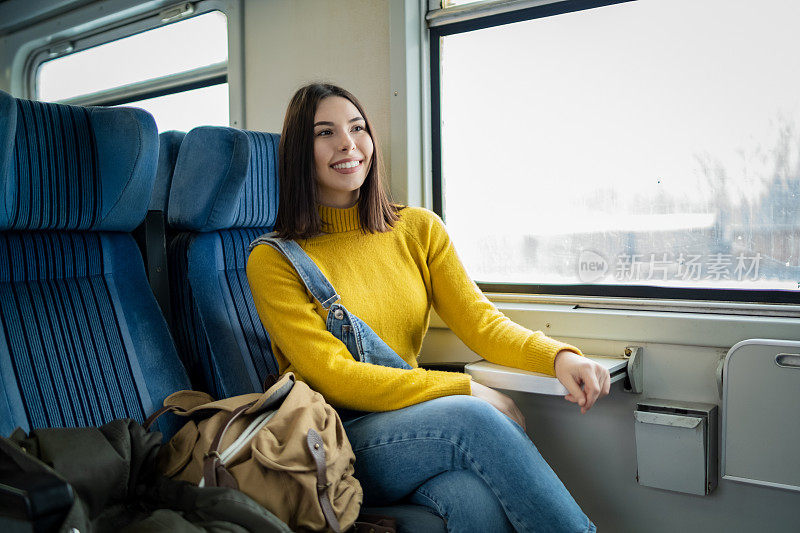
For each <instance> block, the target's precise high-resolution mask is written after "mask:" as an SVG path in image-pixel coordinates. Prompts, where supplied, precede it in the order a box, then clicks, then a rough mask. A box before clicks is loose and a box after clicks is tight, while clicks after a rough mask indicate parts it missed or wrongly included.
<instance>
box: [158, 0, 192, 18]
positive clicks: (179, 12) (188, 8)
mask: <svg viewBox="0 0 800 533" xmlns="http://www.w3.org/2000/svg"><path fill="white" fill-rule="evenodd" d="M192 14H194V4H192V3H190V2H184V3H182V4H178V5H177V6H172V7H168V8H167V9H165V10H163V11H162V12H161V13H159V14H158V16H159V17H161V22H172V21H173V20H177V19H179V18H183V17H187V16H189V15H192Z"/></svg>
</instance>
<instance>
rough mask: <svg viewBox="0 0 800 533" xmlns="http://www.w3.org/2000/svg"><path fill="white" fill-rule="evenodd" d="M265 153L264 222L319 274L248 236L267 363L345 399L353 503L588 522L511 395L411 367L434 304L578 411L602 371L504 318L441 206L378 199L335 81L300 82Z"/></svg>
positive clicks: (482, 523) (490, 526) (596, 393)
mask: <svg viewBox="0 0 800 533" xmlns="http://www.w3.org/2000/svg"><path fill="white" fill-rule="evenodd" d="M279 159H280V162H279V170H280V203H279V207H278V219H277V223H276V231H277V232H278V235H279V236H280V237H281V238H284V239H291V240H294V241H296V242H297V243H298V244H299V246H300V248H302V251H304V252H305V254H307V256H308V258H310V259H311V260H313V263H315V264H316V265H317V266H318V267H319V269H320V270H321V272H322V274H323V275H324V277H325V278H327V279H328V280H329V281H330V284H331V285H332V287H329V290H330V293H329V294H327V295H325V294H322V295H321V293H320V292H319V290H317V289H313V288H312V286H311V285H310V284H309V283H310V282H311V283H314V281H313V279H312V278H314V275H313V274H309V273H307V272H306V273H304V274H302V275H299V274H298V270H297V269H296V267H295V266H293V264H292V262H290V260H288V259H287V256H286V255H285V254H284V253H282V252H281V251H279V250H278V249H277V248H275V247H273V246H266V245H257V246H255V248H254V249H253V251H252V253H251V255H250V258H249V260H248V264H247V276H248V279H249V281H250V285H251V288H252V292H253V297H254V299H255V304H256V307H257V309H258V312H259V315H260V317H261V319H262V321H263V322H264V326H265V328H266V330H267V332H268V333H269V335H270V338H271V341H272V348H273V352H274V354H275V357H276V359H277V361H278V364H279V366H280V370H281V372H286V371H292V372H294V373H295V374H296V375H297V376H298V378H299V379H302V380H304V381H306V382H307V383H308V384H309V385H310V386H311V387H312V388H314V389H315V390H317V391H319V392H320V393H321V394H322V395H323V396H325V398H326V399H327V400H328V402H329V403H331V404H332V405H334V406H335V407H337V408H340V409H342V413H346V414H345V415H343V419H344V420H345V429H346V431H347V435H348V438H349V440H350V443H351V444H352V447H353V450H354V452H355V454H356V463H355V468H356V477H357V478H358V479H359V481H360V482H361V484H362V486H363V488H364V496H365V502H364V503H365V504H366V505H385V504H389V503H393V502H396V501H399V500H405V501H409V502H412V503H416V504H420V505H425V506H427V507H430V508H432V509H433V510H434V511H435V512H437V513H439V514H440V515H442V516H443V517H444V518H445V519H446V521H447V526H448V529H449V530H450V531H457V532H465V531H514V530H515V529H516V530H517V531H537V532H538V531H594V530H595V527H594V525H593V524H592V523H591V522H590V521H589V519H588V518H587V517H586V516H585V515H584V513H583V512H582V511H581V509H580V508H579V507H578V505H577V504H576V503H575V501H574V500H573V498H572V497H571V496H570V494H569V493H568V492H567V490H566V488H565V487H564V485H563V484H562V483H561V482H560V481H559V479H558V478H557V476H556V475H555V473H554V472H553V471H552V470H551V469H550V467H549V466H548V465H547V463H546V462H545V461H544V459H543V458H542V457H541V455H540V454H539V452H538V450H537V449H536V447H535V446H534V444H533V443H532V442H531V440H530V439H529V438H528V436H527V435H526V433H525V431H524V429H525V420H524V418H523V416H522V413H521V412H520V410H519V409H518V408H517V406H516V405H515V404H514V402H513V400H511V398H509V397H508V396H506V395H504V394H501V393H499V392H497V391H495V390H493V389H490V388H488V387H485V386H483V385H480V384H478V383H475V382H472V381H471V379H470V377H469V376H468V375H466V374H459V373H452V372H437V371H429V370H424V369H421V368H418V366H417V362H416V358H417V354H418V353H419V350H420V347H421V345H422V339H423V337H424V336H425V332H426V330H427V329H428V324H429V319H430V310H431V306H433V308H434V309H436V312H437V313H438V314H439V316H441V317H442V319H443V320H444V321H445V322H446V323H447V325H448V326H449V327H450V328H451V329H452V330H453V332H455V333H456V335H458V337H459V338H461V339H462V340H463V341H464V342H465V343H466V344H467V346H469V347H470V348H471V349H472V350H474V351H475V352H476V353H478V354H479V355H481V356H482V357H484V358H485V359H487V360H488V361H491V362H494V363H498V364H501V365H506V366H512V367H516V368H522V369H526V370H532V371H536V372H544V373H547V374H550V375H555V376H556V377H557V378H558V379H559V381H560V382H561V383H562V384H564V386H565V387H566V388H567V390H568V391H569V394H568V395H567V396H566V399H567V400H569V401H571V402H574V403H577V404H578V405H579V406H580V409H581V413H586V412H587V411H588V410H589V409H591V407H592V406H593V405H594V403H595V401H596V400H597V399H598V398H599V397H601V396H603V395H605V394H608V391H609V376H608V372H607V371H606V370H605V369H604V368H602V367H601V366H600V365H597V364H595V363H594V362H592V361H591V360H589V359H586V358H584V357H583V356H582V355H581V352H580V351H579V350H578V349H577V348H575V347H573V346H569V345H567V344H564V343H561V342H558V341H556V340H553V339H550V338H548V337H546V336H545V335H544V334H542V333H541V332H539V331H536V332H534V331H530V330H528V329H525V328H523V327H521V326H519V325H517V324H515V323H513V322H512V321H511V320H509V319H508V318H506V317H505V316H504V315H503V314H502V313H500V312H499V311H498V310H497V309H496V308H495V307H494V306H493V305H492V304H491V303H490V302H489V301H488V300H487V299H486V298H485V297H484V295H483V294H482V293H481V292H480V290H479V289H478V288H477V286H476V285H475V284H474V283H473V282H472V280H471V279H470V277H469V276H468V274H467V273H466V271H465V270H464V267H463V266H462V265H461V262H460V261H459V259H458V257H457V255H456V252H455V250H454V249H453V245H452V243H451V242H450V239H449V237H448V235H447V231H446V230H445V227H444V225H443V223H442V221H441V220H440V219H439V218H438V217H437V216H436V215H435V214H433V213H431V212H430V211H427V210H425V209H422V208H415V207H402V208H401V207H398V206H396V205H393V204H392V203H391V202H390V201H389V198H388V196H387V193H386V192H385V190H384V183H383V176H382V166H381V157H380V151H379V149H378V144H377V142H376V141H375V133H374V129H373V128H372V126H371V124H370V122H369V120H368V119H367V116H366V114H365V113H364V109H363V107H362V106H361V104H360V103H359V101H358V100H357V99H356V98H355V97H354V96H353V95H352V94H350V93H349V92H347V91H345V90H344V89H341V88H339V87H336V86H333V85H328V84H312V85H308V86H306V87H303V88H302V89H300V90H299V91H298V92H297V93H296V94H295V95H294V97H293V98H292V101H291V103H290V104H289V108H288V110H287V111H286V118H285V122H284V127H283V133H282V136H281V140H280V147H279ZM305 254H302V252H301V253H300V255H303V256H304V257H305ZM301 270H302V268H301ZM333 288H335V291H336V292H335V293H334V291H333ZM323 292H324V291H323ZM333 302H338V303H339V304H342V305H343V306H344V308H346V311H349V312H350V313H352V314H354V315H356V316H357V317H359V318H360V319H361V320H363V321H364V322H365V323H366V324H368V325H369V327H370V328H372V330H373V331H374V332H375V334H376V335H375V336H376V337H380V339H382V341H384V342H385V343H386V345H388V346H386V348H385V351H388V352H390V353H391V354H392V356H393V357H395V358H396V359H397V361H399V364H394V365H392V366H381V365H378V364H369V363H367V362H361V361H358V360H356V358H355V357H354V356H353V355H351V352H352V353H355V352H354V350H355V349H356V348H360V347H361V345H362V344H365V343H368V342H371V341H369V339H368V337H370V335H369V334H364V333H363V332H359V331H356V330H357V329H358V328H355V329H354V327H351V326H348V325H347V324H345V325H344V326H343V327H339V326H337V327H339V329H335V328H333V327H332V324H335V323H336V320H339V319H342V318H343V310H342V309H341V307H340V306H338V305H333V307H331V305H332V303H333ZM346 311H345V312H346ZM334 315H336V316H334ZM348 316H349V315H348ZM345 318H346V317H345ZM332 332H335V334H332ZM370 333H371V332H370ZM377 342H380V340H379V341H377ZM395 354H396V355H395ZM400 366H402V367H404V368H398V367H400ZM354 413H356V414H354Z"/></svg>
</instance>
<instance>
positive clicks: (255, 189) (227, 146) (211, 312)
mask: <svg viewBox="0 0 800 533" xmlns="http://www.w3.org/2000/svg"><path fill="white" fill-rule="evenodd" d="M277 149H278V136H277V135H274V134H269V133H259V132H251V131H242V130H236V129H233V128H226V127H217V126H202V127H199V128H195V129H193V130H192V131H190V132H189V133H188V134H187V135H186V137H185V139H184V140H183V142H182V143H181V149H180V152H179V154H178V159H177V162H176V165H175V171H174V176H173V181H172V187H171V189H170V194H169V205H168V214H167V223H168V232H169V233H170V234H171V240H170V243H169V251H168V255H169V268H170V287H171V288H170V291H171V294H172V309H173V316H174V319H173V334H174V337H175V341H176V343H177V345H178V351H179V353H180V354H181V357H182V359H183V361H184V364H185V366H186V368H187V369H188V371H189V375H190V377H191V379H192V383H193V384H194V385H195V388H197V389H201V390H206V391H207V392H209V393H210V394H211V395H213V396H214V397H216V398H226V397H229V396H234V395H237V394H245V393H248V392H253V391H257V390H262V384H263V383H264V379H265V378H266V377H267V376H268V375H270V374H276V373H277V371H278V368H277V364H276V362H275V358H274V357H273V355H272V350H271V348H270V342H269V337H268V336H267V333H266V331H264V327H263V326H262V325H261V320H260V319H259V317H258V312H257V311H256V309H255V304H254V303H253V298H252V296H251V294H250V286H249V285H248V283H247V275H246V273H245V266H246V261H247V246H248V245H249V244H250V241H251V240H252V239H254V238H255V237H256V236H258V235H260V234H262V233H264V232H267V231H271V229H272V225H273V224H274V222H275V217H276V214H277V204H278V195H277Z"/></svg>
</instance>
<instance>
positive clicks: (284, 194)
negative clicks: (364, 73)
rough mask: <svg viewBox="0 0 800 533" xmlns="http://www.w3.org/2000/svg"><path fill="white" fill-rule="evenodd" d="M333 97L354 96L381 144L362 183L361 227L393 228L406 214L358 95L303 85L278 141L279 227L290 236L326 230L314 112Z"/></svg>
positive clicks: (324, 85) (281, 234)
mask: <svg viewBox="0 0 800 533" xmlns="http://www.w3.org/2000/svg"><path fill="white" fill-rule="evenodd" d="M330 96H341V97H342V98H346V99H348V100H350V102H351V103H352V104H353V105H354V106H356V109H358V112H359V113H361V116H362V117H363V118H364V121H365V122H366V127H367V133H368V134H369V135H370V137H372V144H373V145H374V146H375V148H374V151H373V153H372V164H371V165H370V168H369V170H368V171H367V177H366V179H365V180H364V183H363V184H362V185H361V189H360V192H359V196H358V215H359V219H360V221H361V230H362V231H363V232H364V233H366V232H368V231H369V232H370V233H375V232H384V231H389V230H390V229H391V228H392V226H394V223H395V222H397V220H398V219H399V218H400V217H399V216H398V214H397V212H398V211H399V210H400V207H398V206H396V205H394V204H393V203H392V200H391V197H390V196H389V193H388V192H387V191H386V189H385V186H384V181H385V178H384V170H383V159H382V157H381V152H380V147H379V144H378V140H377V138H376V137H375V129H374V128H373V127H372V123H371V122H370V121H369V118H367V115H366V113H364V108H363V106H362V105H361V102H359V101H358V99H357V98H356V97H355V96H353V95H352V94H350V92H348V91H346V90H345V89H342V88H341V87H337V86H336V85H331V84H328V83H312V84H309V85H306V86H305V87H302V88H301V89H299V90H298V91H297V92H296V93H295V94H294V96H293V97H292V101H291V102H290V103H289V107H288V108H287V109H286V117H285V118H284V120H283V132H282V133H281V139H280V143H279V144H278V174H279V180H280V188H279V191H278V198H279V201H278V218H277V220H276V221H275V231H277V232H278V236H279V237H281V238H284V239H298V238H301V239H304V238H308V237H313V236H315V235H318V234H320V233H322V230H323V227H322V226H323V224H322V219H321V218H320V216H319V212H318V211H317V204H318V199H317V176H316V167H315V165H314V115H315V114H316V112H317V106H318V105H319V103H320V102H321V101H322V100H323V99H324V98H328V97H330Z"/></svg>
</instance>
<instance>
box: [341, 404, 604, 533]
mask: <svg viewBox="0 0 800 533" xmlns="http://www.w3.org/2000/svg"><path fill="white" fill-rule="evenodd" d="M344 425H345V431H346V432H347V437H348V438H349V440H350V444H351V445H352V447H353V451H354V452H355V455H356V463H355V469H356V471H355V476H356V478H357V479H358V480H359V481H360V482H361V485H362V487H363V488H364V498H365V501H364V505H369V506H378V505H387V504H390V503H395V502H397V501H400V500H406V501H409V502H411V503H415V504H418V505H424V506H426V507H429V508H431V509H432V510H433V511H434V512H436V513H437V514H439V515H441V516H442V517H443V518H444V519H445V520H446V521H447V529H448V531H452V532H458V533H464V532H470V531H475V532H494V531H497V532H504V531H515V530H516V531H535V532H545V531H558V532H562V531H570V532H574V531H582V532H583V531H590V532H591V531H596V528H595V526H594V524H592V523H591V521H590V520H589V519H588V518H587V517H586V515H585V514H583V512H582V511H581V509H580V507H578V504H577V503H575V500H574V499H573V498H572V496H571V495H570V494H569V492H568V491H567V489H566V488H565V487H564V485H563V483H561V481H560V480H559V479H558V477H557V476H556V474H555V473H554V472H553V470H552V469H551V468H550V466H549V465H548V464H547V463H546V462H545V460H544V459H543V458H542V456H541V454H540V453H539V451H538V450H537V449H536V446H534V444H533V442H531V440H530V439H529V438H528V436H527V435H526V434H525V432H524V431H523V430H522V428H521V427H520V426H519V425H518V424H517V423H516V422H514V421H512V420H511V419H510V418H508V417H507V416H505V415H504V414H502V413H500V411H498V410H497V409H495V408H494V407H493V406H492V405H490V404H489V403H487V402H486V401H484V400H481V399H479V398H475V397H472V396H445V397H442V398H437V399H435V400H430V401H427V402H423V403H420V404H417V405H412V406H409V407H406V408H404V409H398V410H396V411H388V412H383V413H370V414H368V415H366V416H362V417H360V418H357V419H354V420H350V421H346V422H345V424H344Z"/></svg>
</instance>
